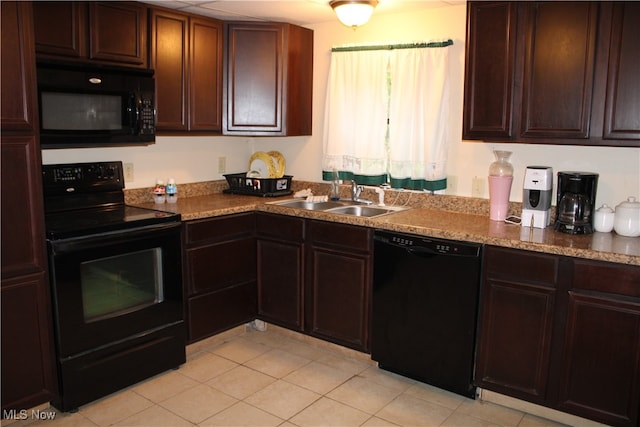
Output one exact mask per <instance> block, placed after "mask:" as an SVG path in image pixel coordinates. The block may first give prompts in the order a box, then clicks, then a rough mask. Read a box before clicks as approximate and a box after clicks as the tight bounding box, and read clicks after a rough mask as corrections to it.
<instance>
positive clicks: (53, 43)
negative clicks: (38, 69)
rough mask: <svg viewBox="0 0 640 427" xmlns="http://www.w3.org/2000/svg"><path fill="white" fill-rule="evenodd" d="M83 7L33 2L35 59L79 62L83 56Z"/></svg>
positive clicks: (76, 4) (79, 3)
mask: <svg viewBox="0 0 640 427" xmlns="http://www.w3.org/2000/svg"><path fill="white" fill-rule="evenodd" d="M86 13H87V3H86V2H80V1H35V2H33V23H34V30H35V41H36V52H37V53H38V55H55V56H66V57H69V58H76V59H77V58H81V57H86V55H87V53H86V52H87V36H86V33H85V29H86V25H87V23H86Z"/></svg>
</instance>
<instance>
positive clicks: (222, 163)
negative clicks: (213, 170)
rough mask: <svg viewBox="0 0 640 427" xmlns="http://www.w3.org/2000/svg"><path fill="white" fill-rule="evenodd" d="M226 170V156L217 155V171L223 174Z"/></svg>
mask: <svg viewBox="0 0 640 427" xmlns="http://www.w3.org/2000/svg"><path fill="white" fill-rule="evenodd" d="M226 171H227V158H226V157H218V173H219V174H223V173H225V172H226Z"/></svg>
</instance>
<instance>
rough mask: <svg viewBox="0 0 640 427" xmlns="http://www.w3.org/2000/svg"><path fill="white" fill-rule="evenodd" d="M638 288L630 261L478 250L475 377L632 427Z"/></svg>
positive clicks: (638, 384)
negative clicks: (481, 257)
mask: <svg viewBox="0 0 640 427" xmlns="http://www.w3.org/2000/svg"><path fill="white" fill-rule="evenodd" d="M639 285H640V267H637V266H627V265H621V264H614V263H607V262H600V261H590V260H584V259H575V258H567V257H560V256H554V255H546V254H538V253H534V252H527V251H521V250H513V249H507V248H497V247H492V246H488V247H486V249H485V260H484V278H483V284H482V297H481V298H482V300H481V311H480V323H479V335H478V346H477V361H476V374H475V381H476V384H477V385H478V386H479V387H482V388H486V389H488V390H493V391H496V392H498V393H502V394H506V395H509V396H512V397H516V398H519V399H523V400H526V401H529V402H533V403H537V404H540V405H544V406H548V407H551V408H554V409H558V410H561V411H564V412H567V413H571V414H575V415H578V416H581V417H584V418H589V419H593V420H596V421H599V422H602V423H606V424H610V425H616V426H637V425H638V422H639V419H640V418H639V415H638V414H639V411H640V286H639Z"/></svg>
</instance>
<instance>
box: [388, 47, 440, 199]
mask: <svg viewBox="0 0 640 427" xmlns="http://www.w3.org/2000/svg"><path fill="white" fill-rule="evenodd" d="M389 63H390V70H389V74H390V77H391V95H390V108H389V157H390V159H389V175H390V178H391V185H392V187H400V188H411V189H414V190H430V191H439V190H444V189H445V188H446V177H447V174H446V161H447V142H448V140H449V134H448V130H449V49H446V48H437V49H436V48H434V49H398V50H393V51H391V56H390V62H389Z"/></svg>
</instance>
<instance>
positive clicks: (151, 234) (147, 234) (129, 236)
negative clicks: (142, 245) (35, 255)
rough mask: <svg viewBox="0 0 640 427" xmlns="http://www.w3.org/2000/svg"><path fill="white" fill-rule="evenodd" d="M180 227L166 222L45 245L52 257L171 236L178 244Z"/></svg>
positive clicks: (177, 223) (176, 223) (51, 242)
mask: <svg viewBox="0 0 640 427" xmlns="http://www.w3.org/2000/svg"><path fill="white" fill-rule="evenodd" d="M180 226H181V223H180V222H167V223H161V224H153V225H147V226H144V227H139V228H133V229H124V230H123V229H120V230H116V231H109V232H106V233H99V234H91V235H89V236H81V237H72V238H69V239H60V240H48V241H47V243H48V245H49V249H50V252H51V254H52V255H60V254H63V253H65V252H71V251H79V250H83V249H85V248H99V247H103V246H108V245H113V244H116V243H122V242H126V241H129V240H136V239H140V238H152V239H154V238H162V237H167V236H170V235H172V234H176V235H177V236H178V242H179V236H180Z"/></svg>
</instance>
